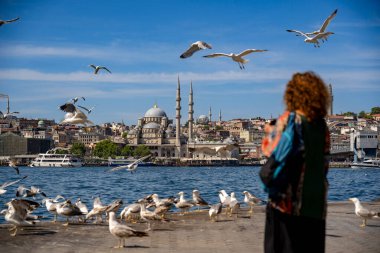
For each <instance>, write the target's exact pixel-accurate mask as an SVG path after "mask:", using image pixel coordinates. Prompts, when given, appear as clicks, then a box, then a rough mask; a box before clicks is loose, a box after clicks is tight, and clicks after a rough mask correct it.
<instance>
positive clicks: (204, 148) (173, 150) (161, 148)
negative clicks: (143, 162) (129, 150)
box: [127, 78, 239, 164]
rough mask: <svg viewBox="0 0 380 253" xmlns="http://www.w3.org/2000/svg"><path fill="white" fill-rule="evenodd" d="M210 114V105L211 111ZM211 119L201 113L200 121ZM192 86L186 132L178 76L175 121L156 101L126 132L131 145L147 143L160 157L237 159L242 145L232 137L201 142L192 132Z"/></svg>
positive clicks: (212, 159)
mask: <svg viewBox="0 0 380 253" xmlns="http://www.w3.org/2000/svg"><path fill="white" fill-rule="evenodd" d="M209 115H210V117H211V108H210V113H209ZM208 121H209V119H208V118H207V117H205V116H204V115H201V116H200V118H199V119H198V120H197V123H200V124H205V123H208ZM194 123H195V121H194V100H193V87H192V83H191V84H190V93H189V110H188V127H187V129H186V130H187V134H184V132H185V131H182V129H181V87H180V81H179V78H178V85H177V95H176V116H175V125H173V120H171V119H169V118H168V116H167V114H166V113H165V111H164V110H162V109H161V108H159V107H158V106H157V104H155V105H154V106H153V107H152V108H150V109H149V110H148V111H146V113H145V115H144V117H142V118H139V119H138V122H137V125H136V127H135V128H134V129H132V130H130V131H129V132H128V134H127V142H128V145H129V146H131V147H137V146H138V145H141V144H144V145H145V146H147V147H149V149H150V151H151V153H152V155H153V156H154V157H156V158H158V159H160V158H161V159H168V158H171V159H180V160H181V161H185V162H186V163H190V164H194V163H196V164H199V163H204V162H202V160H204V161H207V162H206V163H209V162H213V161H221V160H222V159H223V161H224V162H225V161H228V160H231V159H232V160H233V161H234V162H235V161H237V158H238V156H239V148H238V146H237V145H236V144H235V143H233V142H232V141H231V140H230V139H226V140H225V141H224V142H221V141H219V142H200V141H198V140H197V138H196V136H194V133H193V127H194Z"/></svg>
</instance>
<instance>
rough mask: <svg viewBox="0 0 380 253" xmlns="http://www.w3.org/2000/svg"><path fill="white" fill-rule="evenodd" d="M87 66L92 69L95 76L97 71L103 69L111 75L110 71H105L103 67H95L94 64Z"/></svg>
mask: <svg viewBox="0 0 380 253" xmlns="http://www.w3.org/2000/svg"><path fill="white" fill-rule="evenodd" d="M88 66H90V67H91V68H93V69H94V74H95V75H96V74H98V72H99V70H101V69H104V70H106V71H107V72H108V73H110V74H111V71H110V70H109V69H107V68H106V67H104V66H95V65H94V64H90V65H88Z"/></svg>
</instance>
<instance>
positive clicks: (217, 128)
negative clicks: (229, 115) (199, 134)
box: [215, 126, 223, 131]
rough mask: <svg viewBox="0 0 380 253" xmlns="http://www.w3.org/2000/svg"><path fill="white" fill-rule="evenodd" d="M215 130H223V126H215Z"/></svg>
mask: <svg viewBox="0 0 380 253" xmlns="http://www.w3.org/2000/svg"><path fill="white" fill-rule="evenodd" d="M215 130H216V131H218V130H223V126H216V127H215Z"/></svg>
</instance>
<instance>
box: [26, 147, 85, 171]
mask: <svg viewBox="0 0 380 253" xmlns="http://www.w3.org/2000/svg"><path fill="white" fill-rule="evenodd" d="M29 166H30V167H82V166H83V161H82V160H81V159H80V158H77V157H75V156H73V155H71V154H55V152H53V153H52V151H51V150H49V151H48V152H46V153H45V154H44V153H42V154H39V155H38V156H37V157H36V158H35V159H34V160H33V161H32V162H31V164H30V165H29Z"/></svg>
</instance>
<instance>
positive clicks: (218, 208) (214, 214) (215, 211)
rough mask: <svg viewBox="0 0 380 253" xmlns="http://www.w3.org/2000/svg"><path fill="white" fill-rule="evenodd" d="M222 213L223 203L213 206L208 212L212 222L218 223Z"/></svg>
mask: <svg viewBox="0 0 380 253" xmlns="http://www.w3.org/2000/svg"><path fill="white" fill-rule="evenodd" d="M220 213H222V203H218V204H215V205H211V206H210V209H209V210H208V215H209V216H210V220H211V221H217V220H218V215H219V214H220Z"/></svg>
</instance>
